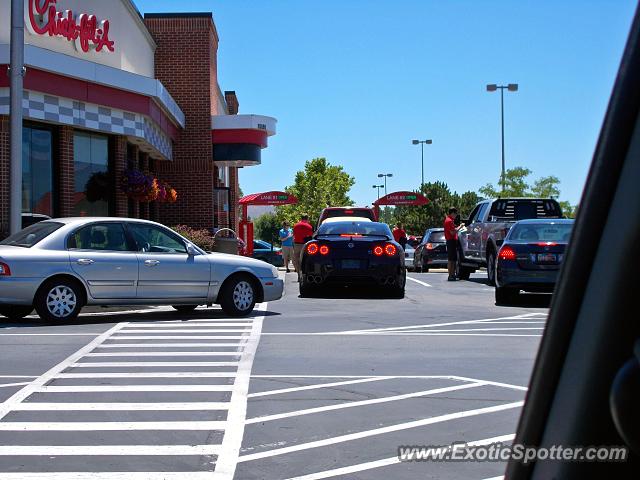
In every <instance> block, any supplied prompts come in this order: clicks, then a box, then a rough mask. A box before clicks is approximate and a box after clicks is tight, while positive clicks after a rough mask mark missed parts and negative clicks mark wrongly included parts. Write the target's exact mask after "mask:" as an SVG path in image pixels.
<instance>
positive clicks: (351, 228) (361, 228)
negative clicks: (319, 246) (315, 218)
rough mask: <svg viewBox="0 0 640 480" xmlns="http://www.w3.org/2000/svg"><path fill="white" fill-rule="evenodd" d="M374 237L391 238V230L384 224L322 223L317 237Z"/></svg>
mask: <svg viewBox="0 0 640 480" xmlns="http://www.w3.org/2000/svg"><path fill="white" fill-rule="evenodd" d="M343 234H355V235H375V236H383V237H389V238H392V235H391V230H389V226H388V225H387V224H386V223H377V222H336V223H323V224H322V225H321V226H320V228H319V229H318V235H343Z"/></svg>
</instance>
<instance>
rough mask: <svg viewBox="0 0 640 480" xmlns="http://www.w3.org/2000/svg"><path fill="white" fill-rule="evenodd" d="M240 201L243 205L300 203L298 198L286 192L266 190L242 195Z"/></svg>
mask: <svg viewBox="0 0 640 480" xmlns="http://www.w3.org/2000/svg"><path fill="white" fill-rule="evenodd" d="M238 203H240V204H241V205H289V204H292V203H298V199H297V198H296V197H295V196H293V195H291V194H290V193H286V192H264V193H254V194H253V195H247V196H246V197H242V198H241V199H240V200H239V201H238Z"/></svg>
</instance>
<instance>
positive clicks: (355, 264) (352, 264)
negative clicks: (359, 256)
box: [342, 260, 360, 268]
mask: <svg viewBox="0 0 640 480" xmlns="http://www.w3.org/2000/svg"><path fill="white" fill-rule="evenodd" d="M342 268H360V260H342Z"/></svg>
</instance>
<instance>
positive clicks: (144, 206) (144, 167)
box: [139, 152, 150, 220]
mask: <svg viewBox="0 0 640 480" xmlns="http://www.w3.org/2000/svg"><path fill="white" fill-rule="evenodd" d="M139 158H140V170H141V171H142V172H144V174H145V175H149V173H150V172H149V155H148V154H147V153H144V152H140V154H139ZM139 203H140V218H144V219H145V220H149V202H139Z"/></svg>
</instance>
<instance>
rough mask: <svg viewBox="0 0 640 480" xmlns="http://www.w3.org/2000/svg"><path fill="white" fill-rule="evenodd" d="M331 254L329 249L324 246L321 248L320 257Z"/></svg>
mask: <svg viewBox="0 0 640 480" xmlns="http://www.w3.org/2000/svg"><path fill="white" fill-rule="evenodd" d="M328 253H329V247H327V246H326V245H322V246H321V247H320V255H327V254H328Z"/></svg>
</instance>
